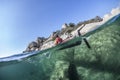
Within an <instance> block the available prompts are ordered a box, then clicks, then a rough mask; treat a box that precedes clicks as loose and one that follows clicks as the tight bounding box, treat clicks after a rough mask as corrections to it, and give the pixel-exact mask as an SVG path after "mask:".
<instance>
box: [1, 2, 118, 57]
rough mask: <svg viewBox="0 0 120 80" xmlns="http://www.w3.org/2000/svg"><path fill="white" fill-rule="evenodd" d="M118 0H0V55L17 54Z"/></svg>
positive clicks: (100, 12) (107, 10)
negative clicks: (39, 38)
mask: <svg viewBox="0 0 120 80" xmlns="http://www.w3.org/2000/svg"><path fill="white" fill-rule="evenodd" d="M116 7H120V0H0V57H5V56H9V55H14V54H19V53H22V51H24V50H25V48H26V47H27V45H28V44H29V43H30V42H32V41H35V40H36V38H37V37H49V36H50V35H51V34H52V32H53V31H56V30H60V29H61V27H62V25H63V24H64V23H67V24H69V23H71V22H72V23H75V24H77V23H78V22H80V21H85V20H89V19H91V18H94V17H95V16H100V17H103V16H104V15H105V14H108V13H110V11H111V10H112V9H113V8H116Z"/></svg>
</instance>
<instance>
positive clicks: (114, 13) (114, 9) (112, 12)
mask: <svg viewBox="0 0 120 80" xmlns="http://www.w3.org/2000/svg"><path fill="white" fill-rule="evenodd" d="M117 14H120V6H119V7H117V8H113V9H112V10H111V12H110V13H109V14H105V15H104V17H103V20H104V21H107V20H108V19H110V18H112V17H113V16H115V15H117Z"/></svg>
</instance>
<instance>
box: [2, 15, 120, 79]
mask: <svg viewBox="0 0 120 80" xmlns="http://www.w3.org/2000/svg"><path fill="white" fill-rule="evenodd" d="M83 37H90V38H89V40H88V42H89V44H90V46H91V47H92V49H89V48H88V47H87V46H86V44H85V42H84V41H83V40H82V38H81V37H78V38H75V39H73V40H71V41H69V42H67V43H64V44H61V45H58V46H56V47H53V48H50V49H47V50H43V51H40V52H33V53H28V54H24V55H23V54H22V55H15V56H11V57H7V58H4V59H3V58H2V59H0V80H71V79H72V78H74V80H78V78H79V80H120V70H119V67H120V61H119V58H120V48H119V45H120V42H119V41H120V14H119V15H117V16H115V17H113V18H112V19H110V20H109V21H108V22H106V23H105V24H103V25H102V26H101V27H100V28H99V29H96V30H95V31H93V32H90V33H88V34H86V35H84V36H83ZM81 42H82V43H81ZM76 43H77V44H76ZM74 74H75V75H74ZM70 75H72V77H70Z"/></svg>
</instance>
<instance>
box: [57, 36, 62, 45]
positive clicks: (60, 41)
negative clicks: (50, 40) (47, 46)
mask: <svg viewBox="0 0 120 80" xmlns="http://www.w3.org/2000/svg"><path fill="white" fill-rule="evenodd" d="M62 42H63V39H62V38H60V37H59V36H58V35H56V39H55V45H57V44H60V43H62Z"/></svg>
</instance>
